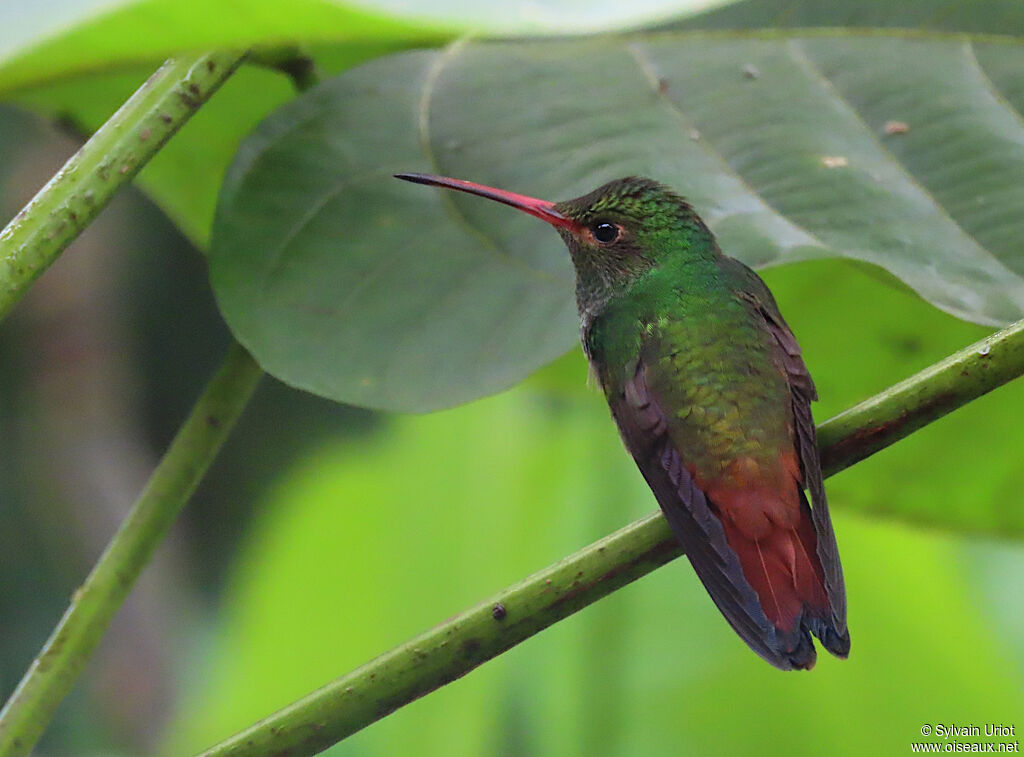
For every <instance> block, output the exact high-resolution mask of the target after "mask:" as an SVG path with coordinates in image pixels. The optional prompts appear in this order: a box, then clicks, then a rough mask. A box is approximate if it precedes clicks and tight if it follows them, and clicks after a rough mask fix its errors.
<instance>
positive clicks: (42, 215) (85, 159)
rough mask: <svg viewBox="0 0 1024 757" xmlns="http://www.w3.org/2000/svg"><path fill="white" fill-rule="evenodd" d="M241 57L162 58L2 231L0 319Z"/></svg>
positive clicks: (229, 54) (233, 54)
mask: <svg viewBox="0 0 1024 757" xmlns="http://www.w3.org/2000/svg"><path fill="white" fill-rule="evenodd" d="M242 57H243V53H240V52H228V51H221V52H212V53H203V54H199V55H190V56H182V57H180V58H172V59H171V60H169V61H167V62H166V63H165V64H164V65H163V66H161V67H160V68H159V69H158V70H157V71H156V73H154V74H153V75H152V76H151V77H150V78H149V80H148V81H146V83H145V84H143V85H142V86H141V87H139V89H138V90H137V91H136V92H135V94H133V95H132V96H131V97H130V98H129V99H128V101H127V102H125V104H124V105H122V106H121V107H120V109H118V111H117V112H116V113H115V114H114V115H113V116H111V117H110V119H108V120H107V122H106V123H105V124H103V126H102V127H100V129H99V131H97V132H96V133H95V134H93V136H92V137H91V138H90V139H89V141H88V142H86V143H85V144H84V145H83V146H82V148H81V149H80V150H79V151H78V152H77V153H75V154H74V155H73V156H71V158H70V159H69V160H68V162H67V163H65V164H64V167H63V168H61V170H60V171H59V172H57V174H56V175H55V176H54V177H53V178H52V179H50V181H49V182H48V183H47V184H46V186H44V187H43V188H42V189H41V190H39V192H38V194H36V196H35V197H34V198H33V199H32V201H31V202H30V203H29V204H28V205H26V206H25V208H24V209H23V210H22V211H21V212H20V213H18V215H17V216H15V217H14V219H13V220H12V221H11V222H10V223H9V224H8V225H7V227H6V228H5V229H4V230H3V231H2V232H0V318H3V317H4V316H5V315H7V313H8V312H10V310H11V308H12V307H14V305H15V303H17V301H18V300H19V299H20V298H21V296H22V295H23V294H24V293H25V290H26V289H27V288H28V286H29V285H30V284H31V283H32V282H33V281H34V280H35V278H36V277H37V276H39V275H40V274H41V273H42V272H43V271H45V270H46V269H47V268H48V267H49V266H50V264H51V263H53V261H54V260H56V259H57V256H58V255H59V254H60V253H61V252H62V251H63V250H64V248H65V247H67V246H68V245H69V244H70V243H71V242H72V240H74V239H75V237H77V236H78V234H79V233H80V232H81V231H82V230H83V229H84V228H85V227H86V226H88V225H89V223H90V222H91V221H92V220H93V219H94V218H95V217H96V216H97V215H98V214H99V212H100V211H101V210H103V208H104V207H106V205H107V203H108V202H110V199H111V198H112V197H113V196H114V194H115V193H116V192H117V190H118V189H120V188H121V187H123V186H124V185H125V184H127V183H128V182H130V181H131V180H132V178H133V177H134V176H135V174H136V173H138V172H139V169H141V168H142V167H143V166H144V165H145V164H146V163H147V162H148V161H149V160H150V158H152V157H153V156H154V155H155V154H156V153H157V151H159V149H160V148H161V147H162V146H163V145H164V143H165V142H166V141H167V140H168V139H170V138H171V136H172V135H173V134H174V133H175V132H176V131H177V130H178V129H180V128H181V126H182V124H184V123H185V122H186V121H188V119H189V118H191V117H192V114H193V113H195V112H196V110H197V109H198V108H199V106H201V105H202V104H203V103H204V102H206V100H207V99H208V98H209V97H210V95H212V94H213V93H214V92H216V91H217V89H218V88H219V87H220V85H221V84H223V83H224V81H225V80H226V79H227V78H228V77H229V76H230V75H231V74H232V73H233V72H234V70H235V68H237V67H238V64H239V63H240V62H241V60H242Z"/></svg>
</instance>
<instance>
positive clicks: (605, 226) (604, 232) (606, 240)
mask: <svg viewBox="0 0 1024 757" xmlns="http://www.w3.org/2000/svg"><path fill="white" fill-rule="evenodd" d="M591 231H592V232H593V234H594V239H596V240H597V241H598V242H600V243H601V244H610V243H611V242H614V241H615V240H616V239H618V238H619V227H618V226H616V225H615V224H614V223H597V224H594V226H593V227H592V228H591Z"/></svg>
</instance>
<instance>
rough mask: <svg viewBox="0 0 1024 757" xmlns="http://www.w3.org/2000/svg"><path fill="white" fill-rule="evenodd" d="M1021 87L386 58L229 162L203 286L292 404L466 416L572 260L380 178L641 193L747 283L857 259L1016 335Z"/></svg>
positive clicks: (1008, 69) (565, 53)
mask: <svg viewBox="0 0 1024 757" xmlns="http://www.w3.org/2000/svg"><path fill="white" fill-rule="evenodd" d="M1021 68H1024V46H1022V45H1020V44H1017V43H1012V42H1009V41H1005V42H1002V41H1001V42H984V43H978V44H977V45H972V44H971V42H970V41H969V40H966V39H963V38H950V37H945V36H936V37H922V36H921V35H904V34H901V33H892V34H888V35H878V34H863V35H862V34H843V33H816V34H806V33H805V34H804V35H802V36H793V37H780V36H779V35H778V34H776V33H763V34H755V35H750V34H744V35H742V36H741V35H719V34H716V35H707V34H697V33H690V34H675V35H647V36H634V37H630V38H620V39H605V40H590V41H579V42H559V43H515V44H512V43H508V44H479V45H455V46H452V47H450V48H448V49H447V50H445V51H443V52H433V53H422V52H421V53H410V54H402V55H396V56H392V57H390V58H387V59H383V60H379V61H376V62H374V63H371V64H369V65H366V66H363V67H361V68H359V69H356V70H353V71H351V72H349V73H348V74H346V75H343V76H341V77H339V78H337V79H334V80H331V81H330V82H328V83H326V84H325V85H323V86H321V87H320V88H318V89H317V90H315V91H314V92H311V93H309V94H308V95H307V96H305V97H303V98H300V99H299V100H298V101H296V102H294V103H291V104H289V105H287V106H285V107H284V108H282V109H281V110H280V111H278V112H277V113H276V114H275V115H274V116H272V117H271V118H270V119H268V120H267V121H266V122H265V123H264V124H263V125H262V126H261V127H260V128H259V129H258V130H257V132H256V134H255V135H254V136H253V137H252V138H251V139H250V140H249V141H248V142H247V143H246V145H245V147H244V148H243V150H242V151H241V153H240V155H239V158H238V160H237V161H236V163H235V165H234V167H233V168H232V170H231V171H230V172H229V175H228V178H227V180H226V182H225V186H224V190H223V193H222V198H221V206H220V209H219V212H218V217H217V221H216V223H215V228H214V239H213V249H212V253H211V272H212V278H213V283H214V287H215V289H216V292H217V296H218V298H219V301H220V303H221V307H222V310H223V312H224V315H225V317H226V318H227V320H228V323H229V325H230V326H231V327H232V329H233V330H234V331H235V333H236V335H237V336H238V337H239V339H241V340H242V341H243V343H245V344H246V345H247V346H248V347H249V349H250V350H252V351H253V354H254V355H255V356H256V357H257V359H259V360H260V361H261V363H262V364H263V365H264V367H266V368H267V369H268V370H269V371H271V372H272V373H275V374H276V375H277V376H279V377H280V378H282V379H284V380H285V381H287V382H289V383H292V384H295V385H297V386H301V387H303V388H306V389H309V390H311V391H314V392H316V393H319V394H323V395H325V396H328V397H332V398H334V399H337V400H341V401H345V402H354V403H357V404H365V405H369V406H373V407H382V408H388V409H396V410H429V409H435V408H438V407H443V406H446V405H452V404H457V403H459V402H463V401H466V400H469V399H472V398H474V397H476V396H479V395H481V394H487V393H491V392H494V391H497V390H499V389H502V388H504V387H507V386H509V385H511V384H512V383H514V382H515V381H517V380H518V379H519V378H521V377H522V376H523V375H525V374H526V373H528V372H529V371H531V370H533V369H534V368H535V367H536V366H538V365H540V364H542V363H543V362H545V361H547V360H549V359H551V358H552V357H554V356H555V355H557V354H558V353H559V352H560V351H562V350H564V349H566V348H568V347H569V346H570V345H571V344H572V341H573V339H575V331H576V325H575V317H574V314H573V309H572V304H571V297H570V294H569V293H570V290H571V269H570V266H569V262H568V258H567V256H566V255H565V253H564V250H563V249H562V247H561V243H560V242H559V240H558V238H557V236H556V235H554V234H553V233H551V231H550V229H548V228H546V227H545V226H544V225H543V224H540V223H537V222H536V221H535V220H534V219H531V218H528V217H525V216H520V215H519V214H516V213H514V212H512V211H510V210H509V209H507V208H504V207H502V206H498V205H496V204H493V203H487V202H485V201H482V200H480V199H478V198H473V197H465V196H462V195H454V194H451V193H447V194H444V193H439V192H437V191H435V190H428V189H424V188H422V187H415V186H405V185H400V184H398V182H395V181H394V180H392V179H390V178H389V175H390V174H391V173H393V172H395V171H408V170H412V171H417V170H422V171H430V172H434V173H443V174H447V175H452V176H457V177H462V178H470V179H473V180H475V181H480V182H483V183H487V184H492V185H495V186H499V187H503V188H507V189H512V190H515V191H520V192H524V193H528V194H533V195H537V196H541V197H544V198H547V199H553V200H558V199H566V198H568V197H571V196H575V195H578V194H581V193H583V192H585V191H588V190H590V189H592V188H593V187H595V186H597V185H598V184H600V183H601V182H603V181H606V180H609V179H612V178H616V177H618V176H623V175H628V174H645V175H650V176H652V177H654V178H657V179H660V180H662V181H665V182H666V183H668V184H670V185H672V186H674V187H675V188H677V189H678V190H680V191H681V192H682V193H684V194H685V195H686V196H688V197H689V198H690V199H691V201H693V203H694V204H695V205H696V207H697V208H698V210H699V211H700V212H701V213H702V215H703V216H704V217H705V218H706V219H707V220H708V221H709V223H710V224H711V226H712V228H713V229H714V230H715V232H716V233H717V234H718V236H719V240H720V242H721V244H722V247H723V248H724V249H725V250H726V252H727V253H729V254H731V255H734V256H736V257H739V258H741V259H743V260H745V261H746V262H748V263H751V264H753V265H768V264H775V263H782V262H789V261H795V260H802V259H809V258H816V257H830V256H843V257H847V258H852V259H856V260H861V261H866V262H868V263H873V264H876V265H879V266H882V267H883V268H885V269H887V270H888V271H889V272H890V273H892V274H894V275H895V276H896V277H898V278H899V279H900V280H902V281H903V282H904V283H905V284H907V285H908V286H910V287H911V288H913V289H914V290H915V291H917V292H918V293H919V294H920V295H921V296H923V297H924V298H925V299H927V300H928V301H930V302H932V303H933V304H934V305H936V306H938V307H940V308H942V309H943V310H946V311H948V312H950V313H953V314H955V315H957V316H959V317H961V318H964V319H968V320H973V321H976V322H978V323H985V324H997V323H1002V322H1006V321H1009V320H1012V319H1016V318H1019V317H1021V315H1022V314H1024V278H1022V276H1021V274H1022V273H1024V260H1022V258H1021V253H1020V249H1019V245H1016V246H1015V245H1014V239H1015V238H1019V237H1020V234H1021V232H1022V231H1024V223H1022V221H1021V217H1020V214H1019V211H1018V209H1019V208H1020V207H1021V205H1022V200H1024V187H1022V185H1021V182H1020V180H1019V178H1018V177H1020V176H1024V121H1022V120H1021V116H1020V113H1019V110H1020V106H1021V95H1022V92H1021V89H1020V86H1019V85H1016V84H1014V81H1015V80H1014V78H1013V71H1014V70H1020V69H1021ZM1015 87H1016V88H1015ZM889 122H899V123H901V124H906V127H907V128H905V129H904V128H902V127H893V126H892V125H891V124H889ZM887 125H888V126H887Z"/></svg>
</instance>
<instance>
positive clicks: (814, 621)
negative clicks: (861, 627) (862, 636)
mask: <svg viewBox="0 0 1024 757" xmlns="http://www.w3.org/2000/svg"><path fill="white" fill-rule="evenodd" d="M805 624H806V626H807V628H808V629H810V631H811V633H813V634H814V635H815V636H817V637H818V640H819V641H821V646H823V647H825V649H827V650H828V651H829V652H831V653H832V654H834V655H835V656H836V657H839V658H841V659H843V660H845V659H846V658H847V657H849V656H850V629H848V628H844V629H843V632H842V633H839V631H837V630H836V626H835V621H834V620H833V619H832V618H829V619H828V620H823V619H821V618H815V617H811V618H806V622H805Z"/></svg>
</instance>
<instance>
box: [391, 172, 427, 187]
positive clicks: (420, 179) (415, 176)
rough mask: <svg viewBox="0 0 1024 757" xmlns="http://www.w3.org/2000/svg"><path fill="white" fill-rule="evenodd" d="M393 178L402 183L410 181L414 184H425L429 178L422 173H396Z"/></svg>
mask: <svg viewBox="0 0 1024 757" xmlns="http://www.w3.org/2000/svg"><path fill="white" fill-rule="evenodd" d="M394 177H395V178H396V179H402V180H403V181H411V182H413V183H414V184H427V183H428V182H427V179H428V178H429V177H428V176H427V175H426V174H422V173H396V174H394Z"/></svg>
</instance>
